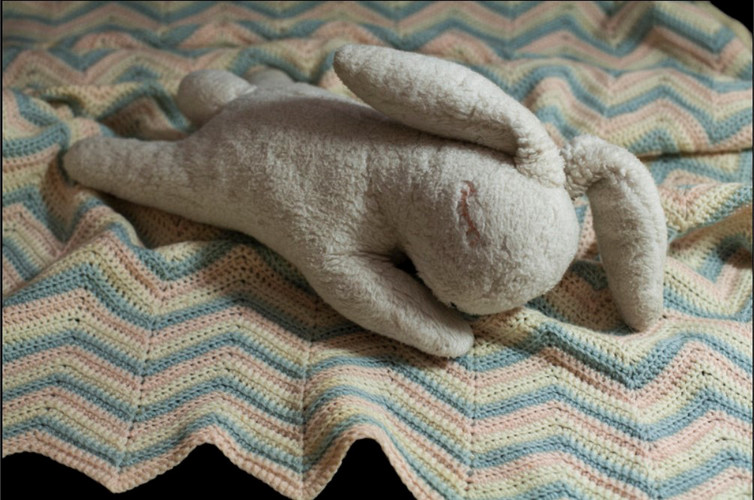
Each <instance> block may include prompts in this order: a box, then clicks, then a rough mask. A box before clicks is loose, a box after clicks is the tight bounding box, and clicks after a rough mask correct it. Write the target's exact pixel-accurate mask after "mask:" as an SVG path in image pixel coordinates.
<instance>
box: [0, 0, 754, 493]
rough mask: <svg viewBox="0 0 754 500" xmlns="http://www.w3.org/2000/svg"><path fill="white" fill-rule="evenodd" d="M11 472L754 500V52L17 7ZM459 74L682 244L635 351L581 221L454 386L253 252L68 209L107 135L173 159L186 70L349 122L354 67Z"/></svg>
mask: <svg viewBox="0 0 754 500" xmlns="http://www.w3.org/2000/svg"><path fill="white" fill-rule="evenodd" d="M2 8H3V97H2V99H3V101H2V105H3V151H2V162H3V163H2V167H3V261H2V266H3V268H2V269H3V319H2V321H3V323H2V324H3V326H2V333H3V357H2V363H3V364H2V368H3V394H2V400H3V416H2V436H3V453H4V454H5V455H7V454H13V453H18V452H22V451H31V452H36V453H40V454H44V455H47V456H49V457H52V458H53V459H54V460H56V461H58V462H60V463H63V464H65V465H67V466H70V467H73V468H76V469H78V470H81V471H83V472H84V473H86V474H87V475H89V476H90V477H92V478H93V479H95V480H96V481H98V482H100V483H102V484H103V485H105V486H106V487H108V488H109V489H110V490H112V491H125V490H129V489H131V488H134V487H136V486H138V485H140V484H143V483H145V482H147V481H149V480H150V479H152V478H154V477H155V476H156V475H158V474H160V473H162V472H164V471H166V470H168V469H170V468H171V467H173V466H174V465H176V464H177V463H179V462H180V461H181V460H183V458H185V457H186V456H187V455H188V453H190V451H191V450H192V449H193V448H195V447H196V446H198V445H200V444H203V443H212V444H214V445H215V446H217V447H218V448H219V449H220V450H222V452H223V453H224V454H225V455H226V456H228V458H230V460H231V461H233V462H234V463H235V464H236V465H238V466H239V467H241V468H242V469H244V470H246V471H248V472H249V473H251V474H253V475H255V476H256V477H258V478H260V479H262V480H263V481H265V482H266V483H268V484H269V485H271V486H272V487H273V488H275V489H276V490H278V491H279V492H281V493H283V494H284V495H286V496H289V497H291V498H302V499H309V498H314V497H315V496H316V495H317V494H318V493H319V492H320V491H321V490H322V489H323V488H324V486H325V485H326V484H327V482H328V481H329V480H330V478H331V477H332V476H333V474H334V473H335V471H336V469H337V467H338V464H339V463H340V462H341V460H342V458H343V456H344V455H345V454H346V452H347V450H348V448H349V447H350V445H351V443H353V442H354V441H355V440H357V439H361V438H371V439H374V440H376V441H378V442H379V443H380V445H381V446H382V448H383V450H384V451H385V453H386V454H387V455H388V457H389V459H390V462H391V463H392V464H393V466H394V467H395V469H396V471H397V473H398V474H399V476H400V477H401V479H402V480H403V481H404V483H405V484H406V485H407V486H408V488H409V489H410V490H411V491H412V492H413V493H414V494H415V495H416V496H417V497H418V498H462V499H469V500H471V499H481V498H550V497H553V498H554V497H562V496H566V497H570V498H611V497H615V498H666V497H678V498H701V497H724V498H732V497H739V496H743V497H749V498H750V497H751V496H752V444H751V443H752V395H751V394H752V257H751V252H752V188H751V183H752V82H751V80H752V53H751V35H750V34H749V32H748V31H746V29H745V28H743V27H742V26H740V25H739V24H738V23H736V22H735V21H733V20H731V19H729V18H727V17H726V16H724V15H723V14H722V13H720V12H719V11H717V10H715V9H714V8H713V7H711V6H710V5H707V4H704V3H685V2H667V3H666V2H630V3H625V4H624V3H613V2H595V3H550V2H544V3H537V2H522V3H518V2H514V3H507V2H479V3H475V2H459V3H455V2H347V3H341V2H279V3H278V2H243V3H240V2H238V3H236V2H55V3H52V4H40V3H35V2H28V3H26V2H4V3H3V5H2ZM352 42H359V43H370V44H376V45H386V46H392V47H396V48H400V49H403V50H412V51H416V52H421V53H425V54H431V55H435V56H438V57H443V58H447V59H451V60H455V61H457V62H460V63H462V64H465V65H467V66H469V67H471V68H472V69H474V70H476V71H478V72H480V73H482V74H484V75H485V76H486V77H488V78H490V79H491V80H492V81H494V82H495V83H497V84H498V85H500V86H501V87H502V88H503V89H504V90H506V91H507V92H509V93H511V94H512V95H514V96H515V97H516V98H518V99H519V100H521V102H523V103H524V104H525V105H526V106H527V107H529V108H530V109H531V110H532V111H533V112H534V113H535V114H537V116H538V117H539V118H540V119H541V120H542V121H543V122H544V123H546V126H547V128H548V130H549V132H550V133H551V134H552V136H553V137H554V138H555V140H556V141H558V142H560V143H562V142H564V141H566V140H568V139H570V138H571V137H574V136H576V135H578V134H581V133H592V134H596V135H600V136H602V137H603V138H605V139H607V140H609V141H611V142H614V143H616V144H619V145H621V146H624V147H627V148H629V149H631V150H632V151H633V152H635V153H636V154H637V155H639V156H640V158H641V159H642V160H643V161H644V163H645V165H646V166H647V168H648V169H649V171H650V172H651V173H652V175H653V176H654V179H655V181H656V182H657V184H658V186H659V188H660V193H661V197H662V203H663V208H664V210H665V213H666V216H667V221H668V235H669V237H670V241H671V243H670V247H669V253H668V255H669V258H668V262H667V266H666V270H665V294H664V295H665V301H666V312H665V315H664V317H663V319H662V320H661V321H660V322H659V323H658V324H657V325H656V326H655V327H653V328H652V329H650V330H648V331H646V332H641V333H632V332H630V331H629V330H628V329H627V327H625V326H624V325H623V324H622V323H621V321H620V318H619V316H618V313H617V311H616V309H615V306H614V305H613V303H612V300H611V297H610V294H609V292H608V291H607V288H606V279H605V275H604V272H603V270H602V266H601V264H600V261H599V256H598V249H597V245H596V239H595V236H594V231H593V228H592V216H591V212H590V209H589V206H588V203H587V202H586V200H585V199H579V200H577V201H576V204H577V212H578V214H579V219H580V221H581V223H582V227H583V229H582V236H581V242H580V248H579V252H578V255H577V258H576V260H575V261H574V263H573V265H572V266H571V268H570V269H569V271H568V272H567V274H566V276H565V277H564V279H563V280H562V282H561V283H560V284H559V285H558V286H557V287H556V288H555V289H553V290H552V291H550V292H549V293H548V294H546V295H544V296H543V297H540V298H538V299H535V300H533V301H532V302H530V303H529V304H527V305H526V307H523V308H520V309H517V310H514V311H510V312H508V313H505V314H499V315H494V316H484V317H477V318H470V319H471V320H472V322H473V323H472V324H473V327H474V330H475V333H476V341H475V344H474V347H473V349H472V351H471V353H469V354H468V355H467V356H464V357H462V358H459V359H457V360H452V361H448V360H441V359H436V358H433V357H431V356H427V355H424V354H423V353H420V352H418V351H415V350H413V349H411V348H406V347H404V346H402V345H400V344H398V343H396V342H393V341H391V340H389V339H386V338H383V337H379V336H377V335H374V334H371V333H369V332H366V331H363V330H362V329H360V328H359V327H357V326H356V325H354V324H352V323H349V322H348V321H347V320H345V319H344V318H342V317H340V316H339V315H338V314H337V313H335V312H334V311H333V310H332V309H331V308H329V307H328V306H327V305H326V304H324V303H323V302H322V301H321V300H320V299H319V298H318V297H317V296H316V295H315V294H314V293H313V291H312V290H311V288H310V287H309V286H308V284H307V283H306V281H305V280H304V279H303V277H302V276H301V275H300V274H299V273H298V271H297V270H296V269H295V268H293V267H292V266H291V265H290V264H289V263H287V262H286V261H284V260H283V259H282V258H281V257H279V256H278V255H277V254H275V253H274V252H272V251H270V250H269V249H267V248H266V247H264V246H263V245H261V244H259V243H258V242H256V241H255V240H253V239H252V238H250V237H247V236H243V235H240V234H237V233H232V232H228V231H223V230H220V229H217V228H213V227H209V226H205V225H201V224H198V223H194V222H191V221H188V220H185V219H182V218H180V217H178V216H174V215H170V214H166V213H164V212H160V211H158V210H154V209H150V208H146V207H141V206H136V205H133V204H130V203H127V202H125V201H122V200H118V199H115V198H113V197H109V196H106V195H102V194H100V193H96V192H93V191H91V190H89V189H85V188H82V187H81V186H78V185H75V184H73V183H72V182H70V181H69V180H68V179H67V178H66V176H65V174H64V172H63V171H62V169H61V168H60V162H59V160H60V156H61V154H62V153H63V152H64V151H65V150H66V149H67V148H68V147H69V146H70V145H71V144H72V143H73V142H75V141H76V140H78V139H81V138H83V137H87V136H91V135H96V134H104V135H121V136H131V137H143V138H160V139H177V138H180V137H183V136H184V135H185V134H186V133H189V132H190V131H191V129H190V125H189V123H188V121H187V120H186V119H185V118H184V117H183V116H182V115H181V114H180V113H179V112H178V109H177V107H176V105H175V102H174V96H175V92H176V89H177V86H178V83H179V82H180V79H181V78H182V77H183V76H184V75H185V74H186V73H188V72H190V71H193V70H196V69H202V68H222V69H228V70H230V71H233V72H235V73H237V74H239V75H249V74H251V73H253V72H255V71H257V70H259V69H261V68H263V67H265V66H273V67H277V68H280V69H282V70H284V71H286V72H287V73H289V74H290V75H291V76H292V77H294V78H295V79H297V80H302V81H308V82H311V83H313V84H317V85H320V86H322V87H324V88H327V89H330V90H332V91H333V92H337V93H342V94H349V91H348V90H347V89H346V88H345V87H344V86H343V84H342V82H340V80H339V79H338V78H337V76H336V75H335V73H334V72H333V70H332V54H333V51H334V50H335V49H337V48H338V47H340V46H341V45H343V44H345V43H352Z"/></svg>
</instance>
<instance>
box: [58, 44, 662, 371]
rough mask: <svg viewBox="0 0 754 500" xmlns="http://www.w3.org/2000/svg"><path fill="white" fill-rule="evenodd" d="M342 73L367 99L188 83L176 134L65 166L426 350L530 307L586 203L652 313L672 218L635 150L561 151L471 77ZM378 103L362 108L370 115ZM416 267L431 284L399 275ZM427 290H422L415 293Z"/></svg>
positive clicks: (202, 76)
mask: <svg viewBox="0 0 754 500" xmlns="http://www.w3.org/2000/svg"><path fill="white" fill-rule="evenodd" d="M334 65H335V71H336V72H337V74H338V76H339V77H340V78H341V79H342V80H343V82H344V83H345V84H346V85H347V86H348V88H349V89H351V90H352V91H353V92H354V93H355V94H356V95H357V96H359V97H360V98H361V99H363V101H364V102H366V103H367V104H369V106H367V105H364V104H361V103H358V102H355V101H353V100H351V99H347V98H344V97H339V96H337V95H334V94H332V93H330V92H327V91H325V90H323V89H320V88H317V87H314V86H311V85H307V84H303V83H293V82H292V81H290V80H289V79H288V78H287V77H285V76H284V75H282V74H281V73H280V72H275V71H274V70H273V71H272V72H264V73H262V74H261V75H258V77H257V78H256V79H254V80H253V81H252V83H251V84H250V83H248V82H246V81H245V80H243V79H241V78H239V77H237V76H235V75H233V74H231V73H228V72H223V71H214V70H204V71H198V72H195V73H192V74H190V75H188V76H187V77H186V78H185V79H184V80H183V81H182V82H181V85H180V88H179V91H178V96H177V103H178V106H179V107H180V109H181V110H182V111H183V112H184V113H185V114H186V116H188V117H189V118H190V119H191V120H192V121H194V122H195V123H196V125H197V126H201V127H200V128H199V129H198V130H197V131H196V132H195V133H193V134H192V135H190V136H189V137H187V138H185V139H183V140H179V141H175V142H163V141H153V142H143V141H139V140H135V139H119V138H103V137H95V138H89V139H86V140H83V141H80V142H78V143H76V144H74V145H73V147H72V148H71V149H70V151H69V152H68V153H67V154H66V155H65V157H64V168H65V170H66V171H67V172H68V174H69V175H70V176H71V177H72V178H73V179H75V180H77V181H79V182H81V183H83V184H85V185H87V186H92V187H94V188H96V189H99V190H102V191H106V192H108V193H112V194H114V195H116V196H118V197H121V198H124V199H127V200H130V201H133V202H136V203H141V204H144V205H149V206H153V207H157V208H160V209H163V210H166V211H168V212H173V213H176V214H180V215H183V216H185V217H188V218H191V219H194V220H197V221H201V222H204V223H208V224H214V225H217V226H221V227H224V228H229V229H233V230H237V231H242V232H244V233H247V234H249V235H251V236H253V237H254V238H256V239H258V240H259V241H261V242H262V243H264V244H266V245H267V246H269V247H270V248H272V249H274V250H275V251H277V252H278V253H279V254H281V255H282V256H283V257H285V258H286V259H288V260H289V261H290V262H292V263H293V264H294V265H296V266H297V267H298V269H299V270H300V271H301V272H302V273H303V275H304V276H305V277H306V279H307V280H308V282H309V283H310V285H311V286H312V287H313V288H314V290H316V291H317V293H318V294H319V295H320V296H321V297H322V298H323V300H325V301H326V302H327V303H329V304H330V305H331V306H332V307H333V308H335V309H336V310H337V311H339V312H340V313H341V314H343V316H345V317H346V318H348V319H350V320H352V321H354V322H356V323H357V324H359V325H361V326H363V327H364V328H366V329H369V330H371V331H374V332H377V333H379V334H382V335H385V336H387V337H390V338H393V339H397V340H399V341H401V342H403V343H405V344H409V345H411V346H414V347H417V348H419V349H421V350H423V351H425V352H428V353H431V354H435V355H439V356H447V357H456V356H460V355H462V354H464V353H466V352H467V351H468V350H469V349H470V348H471V346H472V343H473V335H472V331H471V328H470V326H469V324H468V323H467V322H466V321H465V320H464V319H463V317H462V316H461V314H460V313H459V312H458V311H456V310H454V309H458V310H460V311H463V312H466V313H470V314H492V313H498V312H501V311H506V310H509V309H511V308H515V307H518V306H521V305H523V304H525V303H526V302H527V301H528V300H530V299H532V298H535V297H537V296H539V295H541V294H543V293H545V292H547V291H548V290H549V289H551V288H552V287H553V286H554V285H556V284H557V283H558V281H559V280H560V279H561V278H562V276H563V274H564V273H565V271H566V270H567V268H568V266H569V264H570V263H571V261H572V260H573V258H574V256H575V253H576V249H577V244H578V240H579V233H580V229H579V223H578V220H577V217H576V213H575V210H574V206H573V203H572V198H574V197H576V196H579V195H581V194H583V193H586V194H587V196H588V197H589V201H590V203H591V206H592V210H593V214H594V228H595V232H596V234H597V239H598V244H599V250H600V255H601V259H602V263H603V265H604V268H605V271H606V274H607V280H608V284H609V288H610V290H611V292H612V294H613V297H614V300H615V303H616V304H617V307H618V309H619V311H620V312H621V314H622V315H623V318H624V319H625V321H626V323H627V324H628V325H629V326H631V327H633V328H634V329H638V330H642V329H645V328H646V327H648V326H649V325H651V324H652V323H653V322H655V321H656V320H657V319H658V318H659V316H660V314H661V312H662V278H663V263H664V257H665V253H666V246H667V243H666V233H665V219H664V214H663V211H662V208H661V206H660V201H659V196H658V193H657V189H656V187H655V185H654V182H653V180H652V178H651V176H650V175H649V174H648V172H647V171H646V169H645V167H644V166H643V165H642V164H641V163H640V162H639V161H638V160H637V159H636V158H635V157H634V156H633V155H632V154H630V153H629V152H628V151H626V150H624V149H622V148H619V147H617V146H613V145H611V144H608V143H606V142H604V141H602V140H601V139H598V138H596V137H589V136H582V137H579V138H576V139H575V140H574V141H572V142H571V143H569V144H568V145H566V146H565V147H564V148H563V149H562V150H560V151H559V150H558V148H557V147H556V145H555V143H554V142H553V141H552V139H551V138H550V137H549V135H548V134H547V132H546V130H545V129H544V128H543V126H542V125H541V123H540V122H539V121H538V120H537V118H536V117H535V116H534V115H533V114H532V113H531V112H530V111H528V110H527V109H526V108H524V107H523V106H522V105H520V104H519V103H518V102H516V101H515V100H514V99H512V98H511V97H509V96H508V95H507V94H505V93H504V92H503V91H502V90H501V89H500V88H499V87H498V86H496V85H495V84H494V83H492V82H490V81H489V80H487V79H485V78H484V77H482V76H481V75H479V74H477V73H475V72H474V71H472V70H470V69H468V68H465V67H463V66H461V65H458V64H455V63H451V62H448V61H444V60H440V59H436V58H432V57H428V56H423V55H419V54H415V53H406V52H401V51H398V50H394V49H389V48H383V47H374V46H357V45H349V46H345V47H342V48H340V49H339V50H338V51H337V52H336V54H335V62H334ZM370 106H371V107H370ZM400 254H404V255H406V256H407V257H408V258H410V259H411V261H412V262H413V265H414V266H415V268H416V270H417V272H418V275H419V277H420V278H421V281H422V282H423V284H422V283H421V282H420V281H419V280H417V279H414V278H413V277H412V276H411V275H409V274H407V273H406V272H404V271H403V270H401V269H399V268H398V267H396V265H395V261H394V259H393V256H395V255H400ZM425 285H426V286H425Z"/></svg>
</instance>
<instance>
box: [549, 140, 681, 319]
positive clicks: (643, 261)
mask: <svg viewBox="0 0 754 500" xmlns="http://www.w3.org/2000/svg"><path fill="white" fill-rule="evenodd" d="M561 154H562V155H563V158H564V160H565V171H566V189H568V192H569V194H570V195H571V197H574V198H575V197H576V196H579V195H581V194H582V193H586V194H587V196H588V197H589V203H590V205H591V207H592V215H593V217H594V232H595V233H596V234H597V244H598V246H599V252H600V257H601V258H602V262H603V265H604V268H605V272H606V274H607V282H608V286H609V287H610V291H611V292H612V294H613V299H614V300H615V302H616V304H617V306H618V310H619V311H620V312H621V315H622V316H623V319H624V320H625V321H626V323H627V324H628V325H629V326H630V327H632V328H634V329H636V330H644V329H646V328H647V327H649V326H650V325H652V323H654V322H655V321H657V320H658V319H659V317H660V315H661V314H662V309H663V304H662V301H663V300H662V281H663V266H664V263H665V254H666V252H667V232H666V231H667V230H666V226H665V214H664V213H663V211H662V206H661V204H660V196H659V194H658V192H657V187H656V186H655V183H654V181H653V180H652V177H651V176H650V175H649V172H648V171H647V169H646V168H645V167H644V165H642V163H641V162H640V161H639V160H638V159H637V158H636V157H635V156H634V155H632V154H631V153H630V152H628V151H626V150H625V149H623V148H620V147H618V146H614V145H612V144H609V143H607V142H605V141H603V140H602V139H599V138H597V137H592V136H581V137H577V138H576V139H574V140H573V141H571V142H570V143H569V144H567V145H566V146H565V147H564V148H563V151H562V152H561Z"/></svg>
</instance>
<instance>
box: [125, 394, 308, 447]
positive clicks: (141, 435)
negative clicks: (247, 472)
mask: <svg viewBox="0 0 754 500" xmlns="http://www.w3.org/2000/svg"><path fill="white" fill-rule="evenodd" d="M291 409H292V410H294V411H296V410H298V411H301V408H291ZM207 413H219V414H223V415H225V416H229V415H232V414H241V415H243V416H244V418H246V419H248V421H253V422H255V423H256V424H257V425H261V426H262V427H265V428H266V429H268V430H269V431H271V432H270V434H272V436H273V437H271V438H270V437H267V436H264V435H258V434H256V431H254V429H253V428H252V427H251V426H249V425H248V424H247V422H246V421H243V420H240V421H239V420H236V424H239V425H240V426H242V427H243V428H244V430H246V431H247V432H249V433H250V434H253V435H255V436H256V437H257V438H258V439H259V440H262V441H268V444H269V445H270V446H271V447H273V448H288V446H290V447H291V448H293V449H291V450H287V451H288V452H290V453H293V454H295V453H297V452H299V451H300V442H299V441H300V437H301V428H300V427H299V426H297V425H294V424H286V423H284V422H281V421H280V420H278V419H277V418H275V417H273V416H272V415H270V414H269V413H266V412H264V411H263V410H260V409H258V408H256V407H255V406H253V405H251V404H249V403H247V402H246V401H243V400H241V399H238V398H236V397H235V396H233V395H231V394H227V393H225V392H222V391H220V390H218V391H213V392H211V393H209V394H204V395H202V396H199V397H198V398H195V399H192V400H190V401H189V402H187V403H185V404H182V405H181V406H179V407H178V408H176V409H174V410H172V411H170V412H169V413H166V414H163V415H159V416H157V417H155V418H152V419H149V420H147V421H144V422H136V423H134V425H133V431H131V436H133V438H132V439H131V440H130V445H131V448H132V449H137V448H141V447H144V446H149V445H151V444H153V443H155V442H158V441H162V440H163V439H165V438H166V437H168V436H170V435H171V433H173V432H175V431H180V430H181V429H183V427H184V426H185V424H186V422H193V421H195V420H196V419H197V418H199V417H200V416H201V415H205V414H207ZM280 440H289V441H292V443H289V445H288V446H286V445H283V444H282V443H281V444H280V445H277V441H280ZM276 445H277V446H276Z"/></svg>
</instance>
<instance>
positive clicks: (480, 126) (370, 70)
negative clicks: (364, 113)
mask: <svg viewBox="0 0 754 500" xmlns="http://www.w3.org/2000/svg"><path fill="white" fill-rule="evenodd" d="M334 66H335V71H336V73H337V74H338V76H339V77H340V78H341V80H343V82H344V83H345V84H346V85H347V86H348V88H349V89H351V90H352V91H353V92H354V93H355V94H356V95H357V96H359V97H360V98H361V99H362V100H364V102H366V103H367V104H369V105H370V106H372V107H373V108H375V109H376V110H378V111H381V112H382V113H384V114H386V115H388V116H390V117H391V118H394V119H396V120H398V121H399V122H401V123H403V124H405V125H408V126H410V127H413V128H416V129H419V130H423V131H425V132H430V133H432V134H435V135H440V136H443V137H448V138H452V139H460V140H465V141H470V142H474V143H477V144H481V145H483V146H487V147H490V148H493V149H496V150H498V151H502V152H505V153H507V154H509V155H511V156H512V157H513V161H514V163H515V165H516V168H517V169H518V170H519V171H520V172H522V173H524V174H526V175H528V176H530V177H533V178H535V179H537V180H539V181H540V182H541V183H543V184H544V185H549V186H562V185H563V183H564V180H565V179H564V174H563V161H562V159H561V158H560V156H559V154H558V148H557V147H556V146H555V143H554V142H553V141H552V139H551V138H550V136H549V135H548V133H547V131H546V130H545V129H544V127H543V126H542V124H541V123H540V122H539V120H538V119H537V117H536V116H534V114H532V113H531V111H529V110H528V109H526V108H525V107H524V106H522V105H521V104H519V103H518V102H517V101H516V100H515V99H513V98H512V97H510V96H509V95H508V94H506V93H505V92H503V91H502V90H501V89H500V87H498V86H497V85H495V84H494V83H492V82H491V81H489V80H488V79H486V78H484V77H483V76H482V75H480V74H478V73H476V72H474V71H472V70H470V69H468V68H466V67H465V66H461V65H460V64H456V63H452V62H449V61H444V60H442V59H437V58H434V57H429V56H425V55H421V54H415V53H411V52H402V51H399V50H395V49H389V48H385V47H376V46H369V45H347V46H344V47H341V48H340V49H338V51H337V52H336V53H335V62H334Z"/></svg>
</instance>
